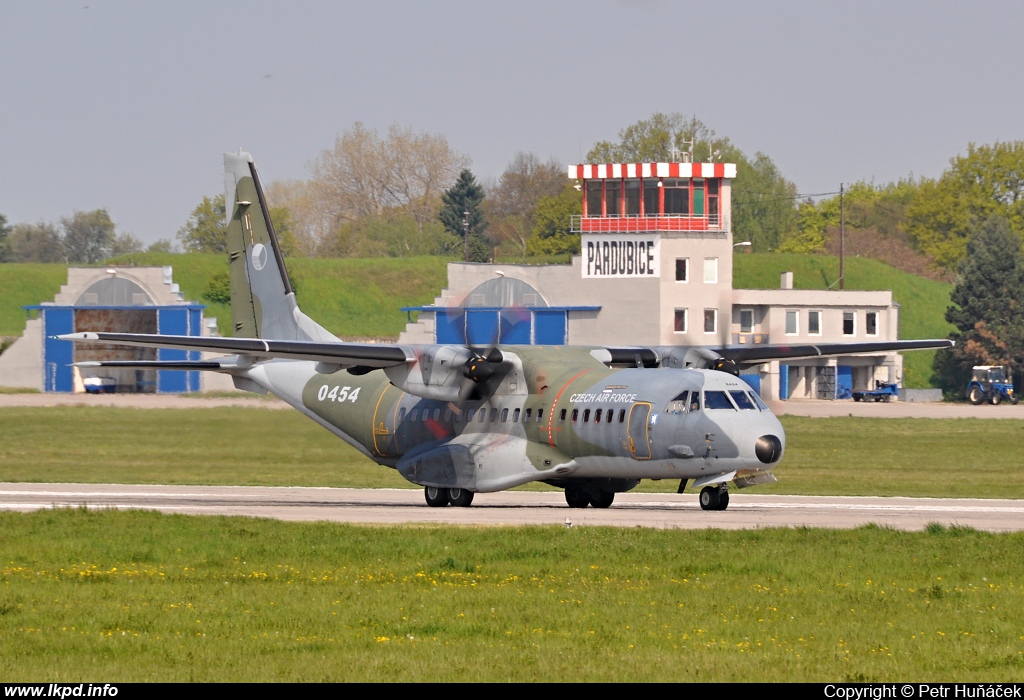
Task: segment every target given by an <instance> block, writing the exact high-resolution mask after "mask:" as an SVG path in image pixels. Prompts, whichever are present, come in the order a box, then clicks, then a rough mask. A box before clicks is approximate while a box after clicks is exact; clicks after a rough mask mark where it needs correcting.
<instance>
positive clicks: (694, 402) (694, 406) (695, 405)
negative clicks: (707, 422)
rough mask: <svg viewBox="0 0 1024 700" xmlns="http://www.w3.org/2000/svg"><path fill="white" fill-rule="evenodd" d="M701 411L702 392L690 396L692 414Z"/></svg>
mask: <svg viewBox="0 0 1024 700" xmlns="http://www.w3.org/2000/svg"><path fill="white" fill-rule="evenodd" d="M699 410H700V392H699V391H695V392H693V393H691V394H690V413H693V412H694V411H699Z"/></svg>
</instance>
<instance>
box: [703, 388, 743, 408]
mask: <svg viewBox="0 0 1024 700" xmlns="http://www.w3.org/2000/svg"><path fill="white" fill-rule="evenodd" d="M704 408H706V409H707V410H709V411H712V410H715V409H728V410H732V411H734V410H736V408H735V406H733V405H732V402H731V401H729V397H728V396H726V395H725V392H724V391H705V392H704Z"/></svg>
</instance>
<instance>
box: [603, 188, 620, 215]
mask: <svg viewBox="0 0 1024 700" xmlns="http://www.w3.org/2000/svg"><path fill="white" fill-rule="evenodd" d="M621 201H622V181H621V180H605V181H604V204H605V214H606V216H618V215H619V202H621Z"/></svg>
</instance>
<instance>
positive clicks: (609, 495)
mask: <svg viewBox="0 0 1024 700" xmlns="http://www.w3.org/2000/svg"><path fill="white" fill-rule="evenodd" d="M614 500H615V492H614V491H605V490H603V489H596V490H593V491H592V490H589V489H585V488H582V487H580V486H566V487H565V502H566V503H568V504H569V507H570V508H586V507H587V506H594V507H595V508H607V507H609V506H610V505H611V504H612V501H614Z"/></svg>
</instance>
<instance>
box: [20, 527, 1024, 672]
mask: <svg viewBox="0 0 1024 700" xmlns="http://www.w3.org/2000/svg"><path fill="white" fill-rule="evenodd" d="M0 532H3V533H4V534H3V537H2V538H0V677H2V678H3V679H4V680H5V681H8V682H17V681H41V680H46V681H62V682H71V681H100V682H123V681H157V680H159V681H296V680H301V681H435V682H438V681H440V682H445V681H448V682H450V681H556V682H580V681H582V682H599V681H759V682H764V681H819V682H820V681H832V682H836V681H860V682H864V681H886V680H888V681H893V680H901V681H902V680H909V679H913V680H914V681H939V680H941V681H1001V682H1007V681H1017V682H1020V681H1022V680H1024V651H1022V649H1024V632H1022V630H1024V582H1022V579H1021V573H1020V552H1021V551H1022V548H1024V535H1021V534H1013V535H1007V534H1004V535H991V534H986V533H979V532H975V531H971V530H963V529H945V528H942V527H940V526H933V527H931V528H929V530H928V531H926V532H919V533H906V532H896V531H889V530H884V529H879V528H873V527H868V528H861V529H858V530H845V531H844V530H836V531H829V530H806V529H784V530H754V531H746V532H725V531H714V530H707V531H700V530H694V531H664V530H651V529H642V528H635V529H614V528H573V529H565V528H551V527H548V528H463V527H450V526H441V527H437V526H431V527H392V528H379V527H362V526H352V525H339V524H330V523H283V522H273V521H268V520H255V519H248V518H219V517H196V516H168V515H159V514H155V513H141V512H113V511H107V512H85V511H81V510H63V511H45V512H38V513H34V514H13V513H3V514H0Z"/></svg>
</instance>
